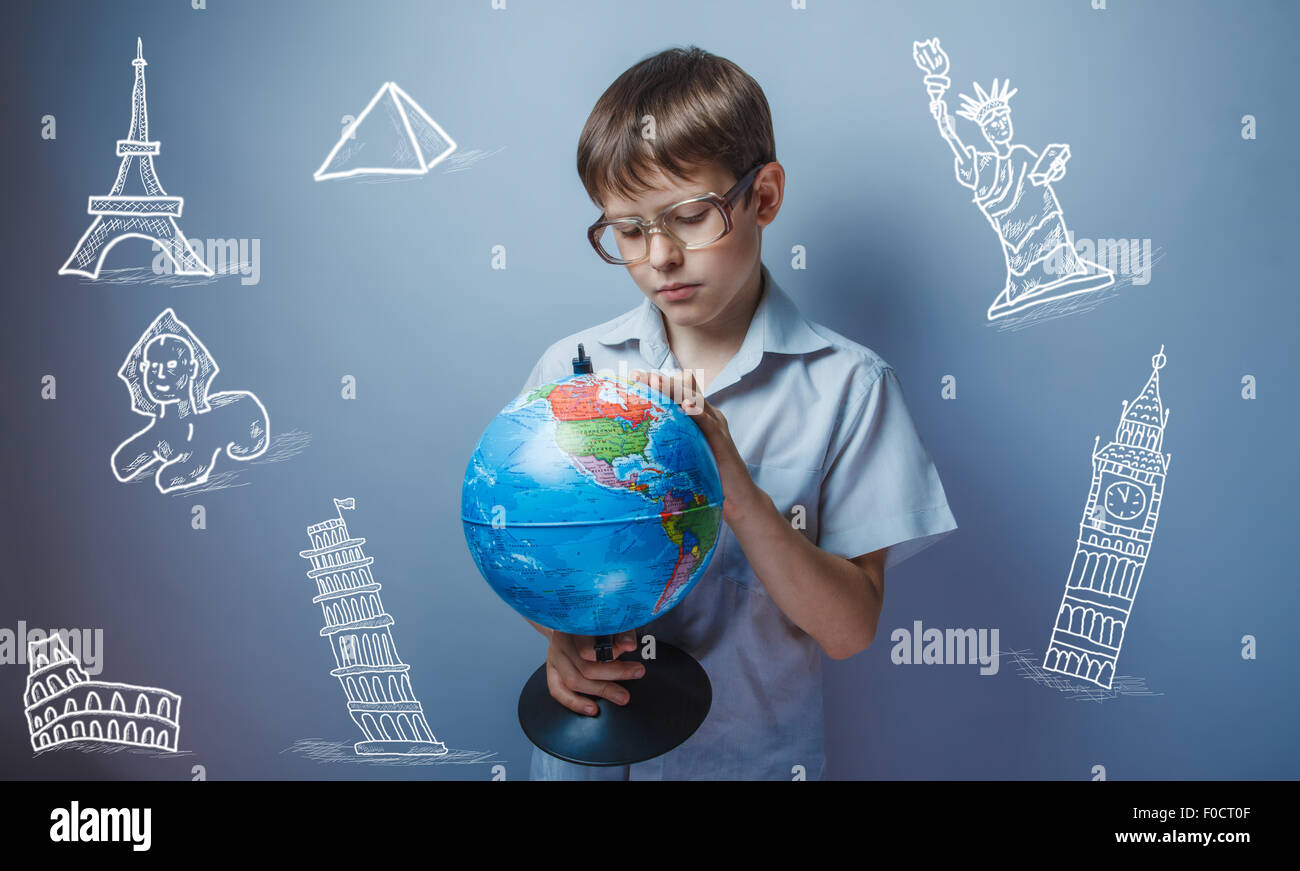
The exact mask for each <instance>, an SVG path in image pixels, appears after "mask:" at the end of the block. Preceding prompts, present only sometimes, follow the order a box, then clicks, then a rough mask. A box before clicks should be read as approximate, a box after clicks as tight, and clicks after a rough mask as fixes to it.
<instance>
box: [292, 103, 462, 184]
mask: <svg viewBox="0 0 1300 871" xmlns="http://www.w3.org/2000/svg"><path fill="white" fill-rule="evenodd" d="M455 150H456V143H455V142H453V141H452V140H451V137H450V136H448V135H447V132H446V131H445V130H443V129H442V128H441V127H439V126H438V122H437V121H434V120H433V119H432V118H430V117H429V113H427V112H425V111H424V110H423V109H421V108H420V106H419V105H418V104H417V103H416V102H415V101H414V100H412V99H411V97H410V95H408V94H407V93H406V92H405V91H403V90H402V89H401V88H399V87H397V85H396V83H394V82H384V84H383V85H382V86H381V87H380V89H379V90H378V91H377V92H376V93H375V96H374V97H373V98H371V100H370V102H369V103H368V104H367V105H366V108H365V109H363V110H362V111H361V114H360V115H358V116H357V120H355V121H353V122H352V123H351V124H350V125H348V128H347V129H346V130H344V131H343V135H342V136H341V137H339V141H338V142H337V143H335V145H334V148H333V149H331V150H330V153H329V156H328V157H326V158H325V162H324V163H322V164H321V166H320V169H318V170H316V172H315V173H314V174H313V175H314V177H315V179H316V181H325V180H326V179H331V178H348V177H350V176H354V175H423V174H425V173H427V172H428V171H429V170H430V169H432V168H433V167H434V166H436V165H437V164H438V163H439V162H440V161H442V160H443V159H444V158H445V157H447V155H449V154H451V153H452V152H453V151H455Z"/></svg>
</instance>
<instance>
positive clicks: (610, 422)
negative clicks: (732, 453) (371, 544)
mask: <svg viewBox="0 0 1300 871" xmlns="http://www.w3.org/2000/svg"><path fill="white" fill-rule="evenodd" d="M461 501H462V505H461V510H462V519H463V521H464V526H465V537H466V541H467V542H468V544H469V547H470V552H471V554H472V555H473V557H474V560H475V563H476V564H477V566H478V568H479V570H480V572H481V573H482V574H483V576H484V578H486V579H487V581H488V583H489V584H491V585H492V587H493V589H494V590H496V592H497V593H498V594H499V595H500V596H501V597H502V598H503V599H505V601H506V602H507V603H509V604H510V605H511V606H512V607H514V608H515V609H516V610H517V611H519V612H520V613H521V614H523V615H524V616H526V617H528V618H529V619H532V620H534V621H536V622H538V623H540V624H542V625H545V626H549V627H550V628H553V629H559V630H560V631H564V632H570V633H573V634H586V635H603V634H612V633H615V632H622V631H626V630H628V629H632V628H635V627H637V626H640V625H642V624H644V623H647V622H649V621H650V620H653V619H655V618H656V617H658V616H660V615H662V614H663V613H665V612H666V611H668V610H669V609H671V608H672V607H673V606H674V605H676V604H677V603H678V602H679V601H680V600H681V599H682V597H684V596H685V594H686V593H687V592H688V591H689V589H690V588H691V587H692V586H693V585H694V583H695V582H696V581H698V580H699V578H700V576H701V575H702V574H703V573H704V571H705V569H706V568H707V566H708V563H709V561H710V559H711V557H712V555H713V552H714V550H715V548H716V545H717V540H718V530H719V527H720V524H721V515H722V487H721V483H720V481H719V479H718V473H717V466H716V463H715V462H714V459H713V455H712V453H711V452H710V450H709V447H708V444H707V442H705V440H704V437H703V434H702V433H701V432H700V431H699V427H697V426H696V424H695V422H694V421H693V420H691V419H690V418H689V417H688V416H687V415H686V414H685V413H684V412H682V411H681V409H680V408H679V407H678V406H677V405H676V404H675V403H673V402H672V401H671V400H669V399H668V398H667V397H665V396H663V395H662V394H659V393H657V392H654V391H651V390H650V389H649V388H648V387H646V386H645V385H642V384H639V383H637V382H628V381H621V380H618V379H614V378H606V377H603V376H601V375H590V374H584V375H574V376H570V377H567V378H563V379H560V380H559V381H555V382H550V383H547V384H543V385H541V386H539V387H537V388H534V389H532V390H529V391H526V392H525V393H524V394H522V395H521V396H520V397H518V398H517V399H516V400H515V401H514V402H512V403H511V404H510V405H508V406H507V407H506V408H505V409H504V410H503V411H502V412H501V414H500V415H498V416H497V418H496V419H495V420H494V421H493V422H492V424H491V425H489V427H488V429H487V431H486V432H485V433H484V434H483V437H482V439H480V441H479V444H478V446H477V447H476V449H475V451H474V455H473V457H472V458H471V460H470V463H469V468H468V469H467V470H466V476H465V484H464V487H463V489H462V500H461Z"/></svg>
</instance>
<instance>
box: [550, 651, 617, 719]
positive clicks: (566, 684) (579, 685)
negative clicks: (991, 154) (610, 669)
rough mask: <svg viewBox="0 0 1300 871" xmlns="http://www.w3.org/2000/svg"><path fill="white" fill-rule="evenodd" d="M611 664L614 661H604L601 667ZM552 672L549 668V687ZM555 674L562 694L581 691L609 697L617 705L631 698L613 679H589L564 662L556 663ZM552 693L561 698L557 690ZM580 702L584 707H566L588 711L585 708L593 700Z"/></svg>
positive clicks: (573, 693) (586, 693) (605, 697)
mask: <svg viewBox="0 0 1300 871" xmlns="http://www.w3.org/2000/svg"><path fill="white" fill-rule="evenodd" d="M620 664H621V665H629V664H630V663H620ZM609 665H613V663H604V664H602V665H601V666H599V667H600V668H602V669H603V668H605V667H607V666H609ZM584 671H585V669H584ZM551 674H552V671H551V669H549V668H548V669H547V672H546V685H547V687H548V688H549V687H550V686H551ZM554 674H555V676H556V678H555V679H556V681H557V682H558V684H559V686H560V689H561V690H562V692H561V693H560V695H564V693H568V694H570V695H576V694H577V693H581V694H583V695H588V696H599V697H601V698H603V699H608V700H609V701H611V702H613V703H614V704H616V705H624V704H627V700H628V698H629V694H628V691H627V690H625V689H623V687H621V686H619V685H618V684H616V683H614V681H612V680H591V679H588V678H587V677H586V676H584V675H583V674H582V673H581V672H579V671H578V670H577V669H574V668H571V667H570V668H565V666H564V664H563V663H556V664H555V667H554ZM551 695H552V696H553V697H556V698H557V699H558V698H559V697H558V696H557V695H556V693H555V692H552V693H551ZM560 701H563V699H560ZM570 701H573V699H570ZM580 703H581V704H582V707H576V708H575V707H573V706H572V705H566V707H568V708H569V710H571V711H577V712H578V713H586V710H584V708H585V707H586V706H587V705H591V704H593V702H592V701H591V700H590V699H587V700H580Z"/></svg>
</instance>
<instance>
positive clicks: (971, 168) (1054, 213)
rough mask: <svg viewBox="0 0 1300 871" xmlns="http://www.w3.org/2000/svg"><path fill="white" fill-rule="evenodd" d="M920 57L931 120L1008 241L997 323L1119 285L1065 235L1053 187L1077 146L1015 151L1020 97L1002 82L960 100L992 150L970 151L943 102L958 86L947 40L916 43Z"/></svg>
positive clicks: (992, 313)
mask: <svg viewBox="0 0 1300 871" xmlns="http://www.w3.org/2000/svg"><path fill="white" fill-rule="evenodd" d="M912 58H913V60H915V61H916V65H917V66H918V67H920V68H921V71H922V72H924V73H925V77H924V82H925V88H926V92H927V93H928V94H929V95H930V114H931V115H933V116H934V120H935V122H936V123H937V124H938V125H939V135H940V136H942V137H943V139H944V141H945V142H947V143H948V145H949V147H951V148H952V150H953V153H954V154H955V155H956V159H955V160H954V161H953V168H954V171H955V172H956V175H957V181H958V183H960V184H961V185H962V186H963V187H967V188H970V189H971V190H972V191H973V192H974V197H973V202H974V203H975V204H976V205H977V206H979V209H980V211H981V212H983V213H984V217H986V218H988V221H989V223H990V224H991V225H992V226H993V229H994V230H995V231H996V232H997V234H998V238H999V239H1000V240H1001V242H1002V254H1003V257H1004V259H1005V260H1006V267H1007V279H1006V285H1005V286H1004V287H1003V288H1002V292H1001V293H999V294H998V296H997V299H995V300H994V301H993V304H992V305H991V306H989V310H988V317H989V320H993V319H994V318H1000V317H1004V316H1006V315H1010V314H1016V313H1018V312H1021V311H1023V310H1025V309H1027V308H1029V307H1030V306H1034V305H1039V304H1041V303H1045V302H1049V301H1051V300H1057V299H1062V298H1064V297H1067V296H1074V295H1075V294H1079V293H1087V292H1089V291H1093V290H1101V289H1103V288H1106V287H1109V286H1110V285H1112V284H1114V282H1115V276H1114V274H1113V273H1112V272H1111V271H1110V270H1109V269H1106V268H1105V267H1103V266H1099V265H1098V264H1096V263H1093V262H1091V261H1089V260H1084V259H1082V258H1081V257H1079V256H1078V254H1077V253H1076V252H1075V250H1074V239H1073V237H1072V236H1071V235H1070V233H1069V231H1068V230H1066V228H1065V219H1064V218H1063V217H1062V215H1061V206H1060V203H1058V202H1057V200H1056V192H1055V191H1054V190H1053V189H1052V182H1055V181H1059V180H1060V179H1061V178H1062V177H1063V176H1064V175H1065V163H1066V161H1067V160H1069V159H1070V148H1069V146H1068V145H1057V144H1053V145H1049V146H1047V148H1045V149H1044V150H1043V153H1042V155H1041V156H1040V155H1038V154H1036V153H1035V152H1034V151H1033V150H1032V149H1030V148H1028V147H1026V146H1024V145H1012V144H1011V108H1010V106H1008V101H1009V100H1010V99H1011V97H1012V96H1013V95H1014V94H1015V93H1016V90H1013V89H1011V87H1010V84H1011V83H1010V82H1009V81H1008V82H1003V83H1002V85H1001V87H1000V88H999V85H998V80H997V79H994V80H993V88H992V89H991V90H990V91H988V92H986V91H985V90H984V89H983V88H981V87H980V86H979V84H975V85H974V88H975V97H973V98H972V97H969V96H967V95H966V94H959V95H958V96H960V97H961V99H962V101H963V105H962V108H961V109H959V110H958V111H957V114H958V115H961V116H962V117H963V118H966V119H968V120H971V121H974V122H975V123H976V124H978V125H979V127H980V131H981V132H982V133H983V134H984V138H985V139H986V140H987V141H988V143H989V145H990V146H991V147H992V151H977V150H976V149H975V146H973V145H966V144H965V143H963V142H962V141H961V139H960V137H958V136H957V130H956V128H955V126H954V124H953V120H952V118H951V116H949V114H948V104H947V103H946V102H944V99H943V95H944V92H945V91H946V90H947V89H948V86H949V84H950V80H949V78H948V76H947V72H948V55H947V54H945V53H944V51H943V49H942V48H940V47H939V40H938V39H930V40H927V41H926V42H913V43H912ZM1017 90H1018V89H1017Z"/></svg>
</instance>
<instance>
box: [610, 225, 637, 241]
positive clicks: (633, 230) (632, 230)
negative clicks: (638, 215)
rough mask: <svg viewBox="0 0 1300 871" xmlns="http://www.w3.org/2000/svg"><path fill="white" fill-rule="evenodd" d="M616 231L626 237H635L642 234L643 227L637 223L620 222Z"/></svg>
mask: <svg viewBox="0 0 1300 871" xmlns="http://www.w3.org/2000/svg"><path fill="white" fill-rule="evenodd" d="M616 232H617V233H618V234H619V235H620V236H622V237H623V238H624V239H635V238H636V237H637V236H640V235H641V228H640V227H638V226H637V225H636V224H618V225H616Z"/></svg>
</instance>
